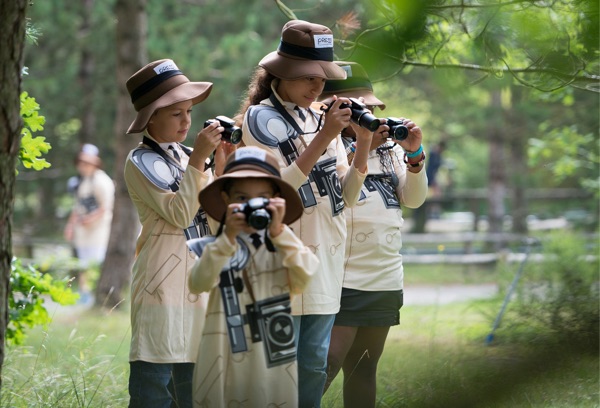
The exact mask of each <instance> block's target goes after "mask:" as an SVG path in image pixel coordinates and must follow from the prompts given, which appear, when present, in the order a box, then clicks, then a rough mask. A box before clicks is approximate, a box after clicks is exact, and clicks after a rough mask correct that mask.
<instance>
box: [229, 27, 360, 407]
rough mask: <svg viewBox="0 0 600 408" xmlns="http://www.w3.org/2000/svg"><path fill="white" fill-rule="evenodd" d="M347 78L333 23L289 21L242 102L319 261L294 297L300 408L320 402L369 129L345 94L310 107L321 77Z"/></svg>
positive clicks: (250, 141) (253, 139) (246, 133)
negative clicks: (292, 195) (350, 137)
mask: <svg viewBox="0 0 600 408" xmlns="http://www.w3.org/2000/svg"><path fill="white" fill-rule="evenodd" d="M345 77H346V73H345V72H344V70H343V69H342V68H340V67H339V66H337V65H336V64H334V63H333V35H332V32H331V30H330V29H329V28H328V27H326V26H323V25H320V24H314V23H311V22H308V21H302V20H291V21H288V22H287V23H286V24H285V25H284V26H283V29H282V32H281V41H280V44H279V47H278V49H277V51H273V52H271V53H270V54H268V55H266V56H265V57H264V58H263V59H262V60H261V61H260V62H259V67H258V68H257V69H256V70H255V73H254V76H253V78H252V80H251V83H250V86H249V89H248V95H247V99H246V100H245V101H244V102H243V103H242V107H241V109H240V114H241V115H244V120H243V126H242V130H243V136H242V141H243V142H244V144H245V145H246V146H257V147H261V148H263V149H266V150H269V151H271V152H272V153H274V154H275V156H276V157H277V159H278V163H279V167H280V171H281V177H282V178H283V179H284V180H285V181H286V182H288V183H289V184H291V185H292V186H293V187H294V188H295V189H299V192H300V196H301V198H302V204H303V206H304V214H303V216H302V217H301V218H300V219H299V220H298V221H296V222H294V223H293V224H291V225H290V228H292V230H293V231H294V233H295V234H296V235H297V236H298V237H300V239H301V240H302V242H303V243H304V245H306V246H307V247H309V248H310V249H311V250H312V251H313V252H314V253H315V255H316V256H317V257H318V258H319V261H320V268H319V270H318V271H317V273H316V274H315V276H313V278H312V279H311V281H310V282H309V284H308V286H307V288H306V289H305V290H304V292H303V293H302V294H301V295H299V296H295V297H294V299H292V314H293V315H294V324H295V328H296V331H297V333H298V340H297V343H298V387H299V406H300V407H302V408H304V407H319V406H320V404H321V397H322V394H323V387H324V385H325V381H326V379H327V374H326V364H327V349H328V347H329V335H330V333H331V326H332V325H333V320H334V317H335V314H336V313H337V312H338V310H339V307H340V295H341V284H342V276H343V261H344V243H345V242H346V220H345V216H344V207H345V206H353V205H354V204H355V203H356V201H357V200H358V196H359V194H360V189H361V186H362V183H363V180H364V178H365V176H366V172H367V155H368V150H369V146H370V144H371V137H372V132H371V131H369V130H367V129H363V128H360V127H358V125H355V124H354V123H352V124H351V122H350V117H351V113H352V112H351V109H350V108H348V107H342V103H346V104H348V103H349V102H350V101H349V100H348V99H346V98H339V99H336V98H334V99H335V101H334V102H333V104H332V105H331V106H329V107H328V108H327V112H324V111H321V110H318V111H317V110H314V109H312V108H311V104H312V103H314V102H315V101H317V98H318V96H319V95H320V94H321V92H322V91H323V86H324V85H325V81H326V80H328V79H344V78H345ZM348 126H352V127H353V128H354V127H355V128H356V129H355V132H356V134H357V142H356V143H357V147H356V156H355V158H354V162H353V164H352V166H349V165H348V161H347V158H346V153H345V150H344V145H343V143H342V140H341V138H340V132H341V130H342V129H344V128H346V127H348Z"/></svg>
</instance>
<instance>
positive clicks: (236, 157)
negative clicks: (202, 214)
mask: <svg viewBox="0 0 600 408" xmlns="http://www.w3.org/2000/svg"><path fill="white" fill-rule="evenodd" d="M249 177H254V178H266V179H269V180H272V181H273V182H274V183H275V185H276V186H277V188H278V189H279V196H280V197H282V198H283V199H285V216H284V219H283V222H284V223H285V224H288V225H289V224H291V223H292V222H294V221H296V220H297V219H298V218H300V216H301V215H302V212H303V211H304V206H303V205H302V200H301V199H300V195H299V194H298V191H296V189H294V188H293V187H292V186H291V185H289V184H288V183H287V182H285V181H283V180H282V179H281V174H280V173H279V163H278V162H277V158H276V157H275V155H273V153H271V152H269V151H267V150H265V149H261V148H258V147H254V146H249V147H240V148H239V149H237V150H235V151H234V152H233V153H231V154H230V155H229V156H228V157H227V160H226V162H225V169H224V171H223V175H222V176H220V177H218V178H216V179H215V180H214V181H213V182H212V183H210V184H209V185H208V186H206V187H205V188H204V189H202V191H201V192H200V195H199V199H200V206H201V207H202V208H203V209H204V211H206V213H207V214H208V215H209V216H211V217H212V218H214V219H215V220H219V221H220V220H222V219H223V216H224V215H225V212H226V211H227V205H226V204H225V202H224V201H223V198H222V197H221V191H222V190H223V186H224V184H225V182H226V181H227V180H228V179H244V178H249Z"/></svg>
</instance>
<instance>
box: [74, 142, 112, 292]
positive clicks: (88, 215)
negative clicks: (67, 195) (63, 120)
mask: <svg viewBox="0 0 600 408" xmlns="http://www.w3.org/2000/svg"><path fill="white" fill-rule="evenodd" d="M75 167H76V168H77V173H78V175H77V176H73V177H72V178H70V179H69V182H68V189H69V191H70V192H73V194H74V196H75V202H74V206H73V209H72V211H71V215H70V216H69V220H68V221H67V224H66V225H65V229H64V237H65V240H66V241H68V242H71V243H72V245H73V248H74V249H75V256H76V257H77V259H78V260H79V266H80V267H81V268H82V270H81V271H79V273H78V279H77V284H78V289H79V295H80V302H81V303H87V301H88V300H89V299H90V288H89V285H88V282H87V276H86V275H87V273H86V272H87V270H88V269H89V268H90V267H91V266H93V265H94V264H95V265H96V266H97V265H100V264H102V262H104V257H105V255H106V249H107V248H108V238H109V236H110V224H111V222H112V215H113V204H114V200H115V184H114V182H113V181H112V179H111V178H110V177H109V176H108V174H106V173H105V172H104V170H102V160H101V159H100V151H99V149H98V147H96V146H95V145H93V144H89V143H86V144H84V145H83V146H82V147H81V149H80V150H79V152H78V153H77V157H76V159H75Z"/></svg>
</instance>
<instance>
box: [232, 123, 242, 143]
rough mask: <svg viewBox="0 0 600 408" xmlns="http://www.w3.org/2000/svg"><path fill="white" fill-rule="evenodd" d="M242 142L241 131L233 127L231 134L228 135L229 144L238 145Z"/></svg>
mask: <svg viewBox="0 0 600 408" xmlns="http://www.w3.org/2000/svg"><path fill="white" fill-rule="evenodd" d="M241 141H242V129H240V128H239V127H237V126H234V127H233V129H232V130H231V134H230V135H229V143H231V144H238V143H239V142H241Z"/></svg>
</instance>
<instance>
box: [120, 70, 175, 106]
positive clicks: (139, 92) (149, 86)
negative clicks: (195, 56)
mask: <svg viewBox="0 0 600 408" xmlns="http://www.w3.org/2000/svg"><path fill="white" fill-rule="evenodd" d="M175 75H183V72H181V71H179V70H178V69H173V70H170V71H165V72H161V73H160V74H158V75H156V76H154V77H152V78H150V79H149V80H147V81H146V82H144V83H143V84H141V85H140V86H138V87H137V88H135V89H134V90H133V91H132V92H131V103H133V104H135V102H136V101H137V100H138V99H140V98H141V97H142V96H144V95H146V94H147V93H148V92H150V91H151V90H153V89H154V88H156V87H157V86H159V85H160V84H162V83H163V82H165V81H166V80H167V79H169V78H171V77H173V76H175Z"/></svg>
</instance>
